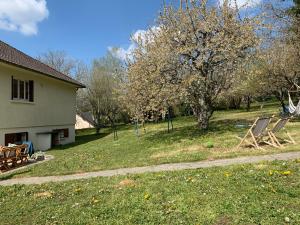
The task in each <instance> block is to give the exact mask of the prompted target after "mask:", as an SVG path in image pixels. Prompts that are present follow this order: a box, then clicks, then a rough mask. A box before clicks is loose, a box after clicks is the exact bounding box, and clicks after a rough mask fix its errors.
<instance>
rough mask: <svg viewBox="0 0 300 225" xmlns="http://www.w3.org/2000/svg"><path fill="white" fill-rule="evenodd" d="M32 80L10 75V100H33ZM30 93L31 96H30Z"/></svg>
mask: <svg viewBox="0 0 300 225" xmlns="http://www.w3.org/2000/svg"><path fill="white" fill-rule="evenodd" d="M30 82H32V89H33V90H30V87H31V85H30ZM33 83H34V81H32V80H24V79H18V78H15V77H12V85H11V88H12V90H11V94H12V96H11V100H13V101H22V102H34V97H33V96H34V85H33ZM16 84H17V86H15V85H16ZM31 95H32V96H31Z"/></svg>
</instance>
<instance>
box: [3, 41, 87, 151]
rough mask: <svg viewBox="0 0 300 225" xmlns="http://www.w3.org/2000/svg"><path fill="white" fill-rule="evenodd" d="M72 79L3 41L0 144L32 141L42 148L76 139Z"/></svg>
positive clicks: (73, 85) (74, 94)
mask: <svg viewBox="0 0 300 225" xmlns="http://www.w3.org/2000/svg"><path fill="white" fill-rule="evenodd" d="M83 87H84V86H83V85H82V84H80V83H79V82H77V81H75V80H73V79H72V78H70V77H68V76H67V75H64V74H62V73H60V72H58V71H56V70H55V69H53V68H51V67H49V66H47V65H45V64H43V63H41V62H40V61H38V60H36V59H34V58H32V57H30V56H28V55H26V54H24V53H22V52H21V51H19V50H17V49H15V48H13V47H11V46H9V45H8V44H6V43H4V42H2V41H0V103H1V104H0V145H8V143H18V142H22V141H25V140H29V141H31V142H32V143H33V145H34V147H35V148H36V149H39V150H47V149H49V148H51V147H52V146H54V145H58V144H67V143H71V142H74V141H75V123H76V91H77V89H78V88H83Z"/></svg>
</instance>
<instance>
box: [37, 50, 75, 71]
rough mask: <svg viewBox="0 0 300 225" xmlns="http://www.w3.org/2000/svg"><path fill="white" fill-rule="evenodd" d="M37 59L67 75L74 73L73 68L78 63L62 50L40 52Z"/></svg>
mask: <svg viewBox="0 0 300 225" xmlns="http://www.w3.org/2000/svg"><path fill="white" fill-rule="evenodd" d="M37 59H38V60H39V61H41V62H43V63H45V64H47V65H48V66H50V67H52V68H54V69H56V70H57V71H59V72H61V73H63V74H66V75H68V76H72V75H73V74H74V69H75V68H76V64H77V63H78V62H77V61H76V60H74V59H72V58H70V57H69V56H68V55H67V53H66V52H64V51H48V52H45V53H42V54H40V55H39V56H38V57H37Z"/></svg>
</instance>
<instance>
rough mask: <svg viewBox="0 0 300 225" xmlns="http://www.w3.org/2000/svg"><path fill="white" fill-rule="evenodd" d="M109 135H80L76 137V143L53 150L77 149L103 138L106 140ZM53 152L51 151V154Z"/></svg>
mask: <svg viewBox="0 0 300 225" xmlns="http://www.w3.org/2000/svg"><path fill="white" fill-rule="evenodd" d="M108 135H110V133H100V134H95V133H94V134H86V135H79V136H76V138H75V142H74V143H71V144H67V145H60V146H56V147H54V148H52V149H51V150H65V149H69V148H72V147H76V146H79V145H83V144H86V143H88V142H91V141H95V140H98V139H102V138H104V137H106V136H108ZM51 150H49V152H50V151H51Z"/></svg>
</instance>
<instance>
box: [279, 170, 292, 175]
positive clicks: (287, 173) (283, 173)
mask: <svg viewBox="0 0 300 225" xmlns="http://www.w3.org/2000/svg"><path fill="white" fill-rule="evenodd" d="M281 174H282V175H284V176H289V175H291V174H292V172H291V171H290V170H287V171H283V172H282V173H281Z"/></svg>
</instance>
